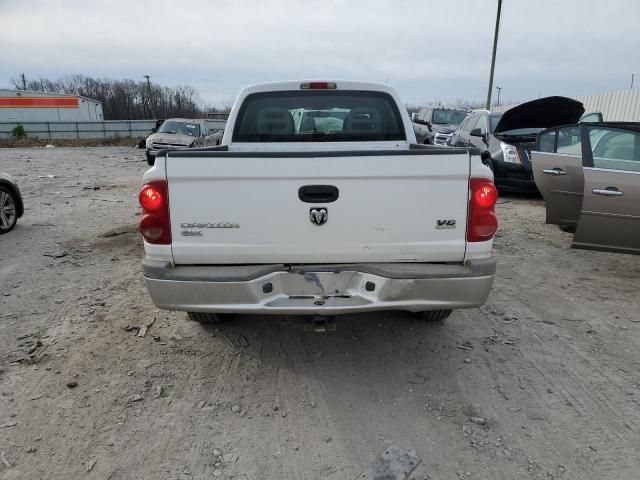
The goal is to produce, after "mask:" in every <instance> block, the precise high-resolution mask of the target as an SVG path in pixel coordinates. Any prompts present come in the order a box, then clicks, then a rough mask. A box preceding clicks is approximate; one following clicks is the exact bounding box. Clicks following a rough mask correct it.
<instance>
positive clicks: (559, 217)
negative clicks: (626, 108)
mask: <svg viewBox="0 0 640 480" xmlns="http://www.w3.org/2000/svg"><path fill="white" fill-rule="evenodd" d="M536 150H537V151H534V152H532V154H531V164H532V169H533V176H534V179H535V182H536V185H537V186H538V189H539V190H540V193H542V196H543V197H544V201H545V206H546V210H547V223H551V224H556V225H559V226H560V228H562V229H563V230H565V231H572V232H575V234H574V237H573V242H572V244H571V246H572V247H574V248H585V249H589V250H603V251H613V252H622V253H633V254H640V123H627V122H598V123H579V124H574V125H567V126H562V127H556V128H552V129H548V130H544V131H542V132H540V134H539V135H538V141H537V148H536Z"/></svg>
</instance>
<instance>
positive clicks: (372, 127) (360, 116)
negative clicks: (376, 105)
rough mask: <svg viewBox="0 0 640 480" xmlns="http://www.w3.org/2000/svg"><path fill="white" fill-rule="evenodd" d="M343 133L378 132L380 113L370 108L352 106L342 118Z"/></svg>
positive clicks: (379, 130)
mask: <svg viewBox="0 0 640 480" xmlns="http://www.w3.org/2000/svg"><path fill="white" fill-rule="evenodd" d="M343 131H344V132H345V133H380V132H382V122H381V120H380V114H379V113H378V111H377V110H375V109H372V108H354V109H353V110H351V111H350V112H349V115H347V118H345V120H344V127H343Z"/></svg>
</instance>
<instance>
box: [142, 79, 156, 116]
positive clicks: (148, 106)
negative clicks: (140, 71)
mask: <svg viewBox="0 0 640 480" xmlns="http://www.w3.org/2000/svg"><path fill="white" fill-rule="evenodd" d="M142 77H143V78H146V79H147V90H148V92H149V94H148V97H147V108H148V109H149V116H155V115H153V114H152V112H151V82H150V81H149V79H150V78H151V76H150V75H143V76H142Z"/></svg>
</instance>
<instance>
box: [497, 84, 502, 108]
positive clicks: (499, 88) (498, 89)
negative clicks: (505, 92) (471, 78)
mask: <svg viewBox="0 0 640 480" xmlns="http://www.w3.org/2000/svg"><path fill="white" fill-rule="evenodd" d="M496 90H497V91H498V100H497V102H496V106H498V107H499V106H500V90H502V87H496Z"/></svg>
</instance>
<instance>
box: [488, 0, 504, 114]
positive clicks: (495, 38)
mask: <svg viewBox="0 0 640 480" xmlns="http://www.w3.org/2000/svg"><path fill="white" fill-rule="evenodd" d="M501 11H502V0H498V13H497V14H496V30H495V32H494V34H493V54H492V55H491V73H490V75H489V90H488V92H487V110H491V90H492V89H493V70H494V69H495V68H496V50H497V49H498V31H499V30H500V12H501Z"/></svg>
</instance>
